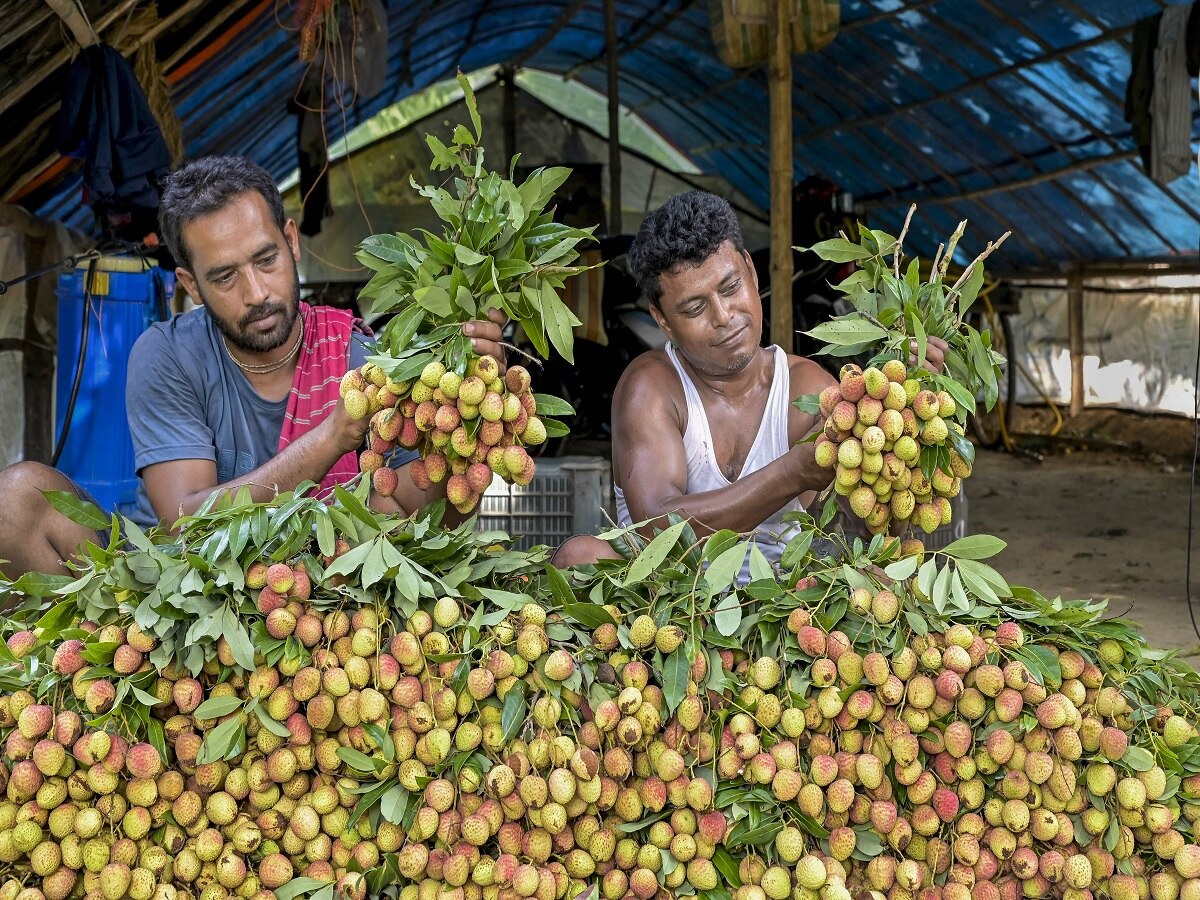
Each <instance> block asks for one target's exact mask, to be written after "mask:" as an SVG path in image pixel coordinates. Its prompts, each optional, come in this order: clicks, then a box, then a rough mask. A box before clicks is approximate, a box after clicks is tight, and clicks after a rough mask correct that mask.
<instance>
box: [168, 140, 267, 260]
mask: <svg viewBox="0 0 1200 900" xmlns="http://www.w3.org/2000/svg"><path fill="white" fill-rule="evenodd" d="M247 191H257V192H258V194H259V195H260V196H261V197H262V198H263V199H264V200H266V201H267V208H268V209H269V210H271V215H272V216H273V217H274V219H275V224H276V225H277V226H278V227H279V230H280V231H283V225H284V222H285V221H286V217H285V216H284V212H283V197H282V196H280V193H279V188H278V187H276V186H275V179H273V178H272V177H271V176H270V174H269V173H268V172H267V170H266V169H264V168H263V167H262V166H260V165H258V164H257V163H253V162H251V161H250V160H248V159H246V158H245V157H242V156H205V157H203V158H201V159H197V160H195V161H194V162H190V163H188V164H187V165H186V166H184V167H183V168H181V169H179V170H178V171H176V172H172V173H171V174H170V175H168V176H167V177H166V179H165V180H164V182H163V195H162V201H161V202H160V204H159V208H158V228H159V231H160V232H161V233H162V238H163V240H164V241H165V242H166V245H167V249H169V250H170V251H171V255H172V256H174V257H175V260H176V261H177V262H178V263H179V264H180V265H182V266H184V267H185V268H188V269H190V268H191V267H192V260H191V257H190V256H189V255H188V250H187V247H186V246H185V245H184V242H183V227H184V226H185V225H187V224H188V223H189V222H192V221H194V220H196V219H198V218H200V217H201V216H205V215H208V214H209V213H214V212H216V211H217V210H219V209H223V208H224V207H225V206H227V205H228V204H229V203H230V202H231V201H232V200H233V199H234V198H235V197H237V196H239V195H241V194H245V193H246V192H247Z"/></svg>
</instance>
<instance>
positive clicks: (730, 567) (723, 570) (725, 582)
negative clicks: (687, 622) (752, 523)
mask: <svg viewBox="0 0 1200 900" xmlns="http://www.w3.org/2000/svg"><path fill="white" fill-rule="evenodd" d="M749 551H750V544H749V543H748V542H740V543H737V544H734V545H733V546H732V547H730V548H729V549H728V550H726V551H724V552H723V553H722V554H721V555H720V556H718V557H717V558H716V559H714V560H713V561H712V564H711V565H710V566H709V567H708V568H707V569H706V570H705V572H704V583H705V584H706V585H708V595H709V596H710V597H711V596H713V595H714V594H718V593H720V592H721V591H723V590H726V589H727V588H728V587H729V586H730V585H731V584H733V582H734V579H736V578H737V577H738V575H739V573H741V571H742V565H743V564H744V563H745V562H746V554H747V553H748V552H749Z"/></svg>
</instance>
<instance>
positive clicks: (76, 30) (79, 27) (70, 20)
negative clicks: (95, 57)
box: [46, 0, 99, 47]
mask: <svg viewBox="0 0 1200 900" xmlns="http://www.w3.org/2000/svg"><path fill="white" fill-rule="evenodd" d="M46 5H47V6H49V7H50V8H51V9H52V10H54V12H55V14H56V15H57V16H58V17H59V18H60V19H62V21H63V24H64V25H66V26H67V28H68V29H70V31H71V35H72V36H73V37H74V38H75V42H76V43H77V44H79V46H80V47H91V46H92V45H93V44H95V43H97V42H98V41H99V38H98V37H97V36H96V32H94V31H93V30H92V25H91V23H90V22H88V20H87V19H85V18H84V17H83V12H82V8H81V7H79V6H76V5H75V4H74V2H72V0H46Z"/></svg>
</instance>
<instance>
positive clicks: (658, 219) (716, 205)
mask: <svg viewBox="0 0 1200 900" xmlns="http://www.w3.org/2000/svg"><path fill="white" fill-rule="evenodd" d="M726 241H728V242H729V243H731V244H733V247H734V249H735V250H737V251H738V252H739V253H740V252H741V251H742V250H743V249H744V245H743V243H742V229H741V227H740V226H739V225H738V220H737V216H736V215H735V214H734V212H733V207H731V206H730V205H729V203H728V201H726V200H725V199H724V198H722V197H718V196H717V195H716V194H710V193H708V192H707V191H688V192H687V193H684V194H676V195H675V196H674V197H672V198H670V199H669V200H668V201H667V202H666V203H664V204H663V205H662V206H660V207H659V208H658V209H656V210H653V211H652V212H651V213H649V214H648V215H647V216H646V218H644V219H643V220H642V225H641V227H640V228H639V229H638V233H637V237H636V238H634V241H633V245H632V246H631V247H630V248H629V266H630V269H631V270H632V271H633V278H634V280H635V281H636V282H637V286H638V288H639V289H640V290H641V291H642V293H643V294H644V295H645V296H646V298H647V299H649V301H650V302H651V303H653V304H655V305H656V306H657V305H658V301H659V299H660V298H661V297H662V286H661V285H660V284H659V280H658V279H659V276H660V275H662V274H663V273H669V272H671V271H672V270H674V269H675V268H676V267H677V266H679V265H681V264H683V263H688V264H690V265H694V266H698V265H700V264H701V263H702V262H704V261H705V260H706V259H708V258H709V257H710V256H712V255H713V254H714V253H716V252H717V250H719V249H720V247H721V245H722V244H724V243H725V242H726Z"/></svg>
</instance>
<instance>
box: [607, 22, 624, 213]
mask: <svg viewBox="0 0 1200 900" xmlns="http://www.w3.org/2000/svg"><path fill="white" fill-rule="evenodd" d="M604 50H605V55H606V56H607V62H608V233H609V234H620V233H621V94H620V82H619V80H618V74H619V73H618V68H617V65H618V58H619V57H620V50H619V49H618V47H617V4H616V0H604Z"/></svg>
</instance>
